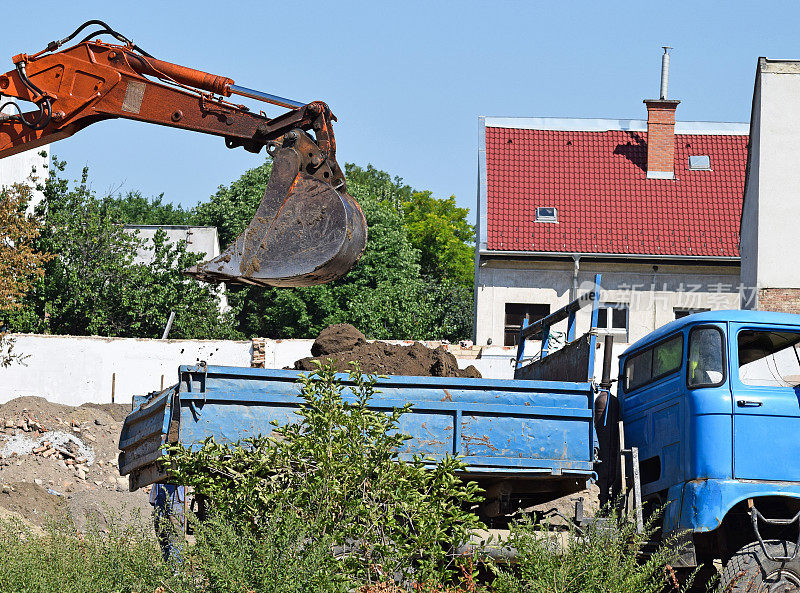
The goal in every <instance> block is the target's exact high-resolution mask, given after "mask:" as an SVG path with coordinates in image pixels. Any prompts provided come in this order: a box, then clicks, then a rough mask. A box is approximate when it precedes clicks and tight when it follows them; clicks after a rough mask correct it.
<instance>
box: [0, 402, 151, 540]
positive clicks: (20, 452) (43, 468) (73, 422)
mask: <svg viewBox="0 0 800 593" xmlns="http://www.w3.org/2000/svg"><path fill="white" fill-rule="evenodd" d="M128 411H129V407H128V406H125V405H119V404H117V405H113V404H87V405H83V406H79V407H71V406H65V405H61V404H54V403H52V402H48V401H47V400H45V399H43V398H38V397H22V398H17V399H15V400H11V401H10V402H8V403H6V404H2V405H0V486H1V487H0V510H2V511H8V512H12V513H16V514H19V515H21V516H23V517H24V518H25V519H26V520H28V521H30V522H32V523H34V524H36V525H42V524H43V522H44V520H45V517H46V516H47V515H48V514H52V513H53V512H56V511H57V512H59V513H62V514H63V513H69V514H71V515H72V518H73V520H74V521H75V523H76V524H77V525H78V526H80V525H82V524H83V523H84V522H85V521H86V519H87V517H89V516H91V517H93V519H94V520H99V521H101V522H103V521H105V520H106V519H107V518H108V517H109V515H117V514H119V515H120V516H125V515H133V514H136V515H143V516H147V515H149V513H150V510H151V509H150V505H149V504H148V497H147V494H145V493H144V492H142V491H138V492H130V491H129V488H128V479H127V477H122V476H120V475H119V471H118V470H117V461H116V458H117V454H118V452H119V451H118V449H117V445H118V441H119V434H120V430H121V427H122V420H123V419H124V418H125V415H126V414H127V413H128ZM26 428H27V430H26ZM0 516H3V513H2V512H0Z"/></svg>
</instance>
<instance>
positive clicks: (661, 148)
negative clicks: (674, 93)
mask: <svg viewBox="0 0 800 593" xmlns="http://www.w3.org/2000/svg"><path fill="white" fill-rule="evenodd" d="M678 103H680V101H674V100H670V99H663V100H662V99H660V100H649V99H648V100H646V101H645V104H646V105H647V171H648V172H651V171H654V172H659V173H674V171H675V109H676V108H677V106H678Z"/></svg>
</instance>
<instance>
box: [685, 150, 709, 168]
mask: <svg viewBox="0 0 800 593" xmlns="http://www.w3.org/2000/svg"><path fill="white" fill-rule="evenodd" d="M689 170H690V171H710V170H711V157H709V156H708V155H707V154H697V155H692V156H690V157H689Z"/></svg>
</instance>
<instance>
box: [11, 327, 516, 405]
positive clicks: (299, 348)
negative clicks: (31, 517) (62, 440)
mask: <svg viewBox="0 0 800 593" xmlns="http://www.w3.org/2000/svg"><path fill="white" fill-rule="evenodd" d="M11 337H12V338H13V339H14V340H15V344H14V352H16V353H18V354H22V355H26V356H27V358H26V359H25V360H24V364H16V363H15V364H13V365H11V366H10V367H8V368H0V403H4V402H7V401H9V400H11V399H14V398H15V397H20V396H23V395H34V396H40V397H44V398H46V399H48V400H50V401H53V402H58V403H64V404H69V405H79V404H82V403H85V402H96V403H109V402H111V389H112V377H115V378H114V399H115V401H116V402H117V403H124V404H127V403H130V401H131V397H132V396H133V395H144V394H147V393H149V392H151V391H154V390H157V389H160V388H161V378H162V375H163V378H164V386H165V387H166V386H169V385H172V384H174V383H175V382H176V381H177V379H178V367H179V366H180V365H183V364H195V363H197V362H199V361H201V360H204V361H206V362H207V363H208V364H210V365H229V366H243V367H249V366H250V361H251V360H252V343H251V342H250V341H249V340H248V341H223V340H219V341H215V340H152V339H139V338H102V337H97V336H50V335H33V334H12V335H11ZM313 342H314V341H313V340H267V341H266V343H265V366H266V367H267V368H275V369H282V368H285V367H291V366H292V365H293V364H294V362H295V361H296V360H299V359H300V358H304V357H306V356H311V344H313ZM498 350H499V351H500V356H487V357H486V358H479V359H474V358H458V365H459V367H461V368H465V367H467V366H468V365H470V364H473V365H475V367H476V368H477V369H478V370H479V371H481V373H482V374H483V376H484V377H486V378H496V379H510V378H512V377H513V375H514V370H513V367H512V366H511V364H510V362H509V361H510V359H511V357H513V355H514V353H513V351H511V350H510V349H503V348H500V349H498Z"/></svg>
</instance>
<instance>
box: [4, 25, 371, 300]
mask: <svg viewBox="0 0 800 593" xmlns="http://www.w3.org/2000/svg"><path fill="white" fill-rule="evenodd" d="M87 30H88V31H90V32H87ZM81 34H83V35H82V37H81V38H80V40H78V41H75V40H76V39H77V38H78V37H79V36H81ZM106 36H110V37H111V38H113V39H114V40H115V41H116V42H117V43H110V42H103V41H101V40H100V39H99V38H100V37H106ZM71 42H72V43H74V44H73V45H69V44H70V43H71ZM65 46H67V47H65ZM62 48H63V49H62ZM12 62H13V64H14V69H13V70H11V71H9V72H6V73H5V74H2V75H0V158H3V157H7V156H10V155H13V154H17V153H20V152H23V151H26V150H31V149H35V148H37V147H40V146H43V145H46V144H50V143H52V142H55V141H57V140H62V139H64V138H67V137H69V136H72V135H73V134H75V133H76V132H79V131H80V130H82V129H83V128H85V127H86V126H89V125H91V124H94V123H97V122H100V121H103V120H107V119H115V118H126V119H132V120H137V121H142V122H149V123H153V124H159V125H162V126H170V127H173V128H181V129H184V130H191V131H195V132H202V133H205V134H213V135H216V136H222V137H223V138H224V139H225V146H227V147H228V148H237V147H241V148H243V149H245V150H247V151H250V152H253V153H258V152H259V151H261V149H262V148H265V150H266V152H267V154H269V155H270V157H271V158H272V173H271V175H270V179H269V182H268V184H267V187H266V189H265V191H264V195H263V197H262V198H261V202H260V204H259V206H258V209H257V211H256V213H255V216H254V218H253V220H252V221H250V223H249V224H248V226H247V228H246V229H245V230H244V232H243V233H242V234H241V235H240V236H239V237H238V238H237V239H236V240H235V241H234V242H233V244H231V245H230V246H228V247H227V249H225V251H223V252H222V253H221V254H220V255H219V256H217V257H215V258H213V259H211V260H210V261H207V262H203V263H201V264H198V265H197V266H194V267H192V268H190V269H189V270H186V273H187V274H189V275H190V276H193V277H195V278H197V279H199V280H203V281H206V282H214V283H216V282H233V283H243V284H252V285H258V286H282V287H298V286H312V285H315V284H322V283H325V282H330V281H331V280H335V279H336V278H338V277H340V276H343V275H344V274H346V273H347V272H348V271H349V270H350V269H351V268H352V267H353V266H354V265H355V263H356V262H357V261H358V259H359V258H360V257H361V254H362V253H363V251H364V248H365V246H366V240H367V224H366V220H365V218H364V214H363V212H362V211H361V208H360V206H359V205H358V202H356V201H355V200H354V199H353V197H352V196H350V195H349V194H348V193H347V185H346V183H345V177H344V174H343V173H342V170H341V168H340V167H339V164H338V163H337V162H336V140H335V139H334V135H333V128H332V122H334V121H336V117H335V116H334V115H333V113H332V112H331V110H330V108H329V107H328V105H326V104H325V103H323V102H322V101H314V102H312V103H307V104H304V103H301V102H298V101H293V100H290V99H285V98H282V97H278V96H275V95H272V94H269V93H265V92H261V91H256V90H252V89H249V88H245V87H242V86H238V85H236V84H235V83H234V81H233V80H232V79H231V78H228V77H225V76H217V75H214V74H209V73H207V72H203V71H200V70H195V69H192V68H187V67H185V66H180V65H177V64H173V63H170V62H165V61H163V60H159V59H156V58H154V57H153V56H152V55H150V54H149V53H147V52H146V51H144V50H143V49H142V48H140V47H139V46H138V45H136V44H135V43H133V42H132V41H131V40H130V39H128V38H127V37H125V36H124V35H122V34H121V33H119V32H117V31H115V30H114V29H112V28H111V27H110V26H109V25H107V24H106V23H104V22H103V21H100V20H90V21H87V22H85V23H84V24H82V25H81V26H80V27H78V28H77V29H76V30H75V31H74V32H73V33H72V34H70V35H69V36H67V37H65V38H64V39H61V40H58V41H51V42H50V43H49V44H47V47H45V48H44V49H43V50H41V51H38V52H36V53H34V54H30V55H29V54H18V55H16V56H14V57H13V58H12ZM233 96H236V97H245V98H248V99H251V100H256V101H263V102H265V103H269V104H272V105H276V106H278V107H281V108H285V109H288V110H289V111H287V112H286V113H283V114H281V115H279V116H277V117H273V118H269V117H267V116H266V115H265V114H264V112H263V111H259V112H258V113H255V112H254V111H251V110H250V109H249V108H248V107H246V106H244V105H240V104H237V103H235V102H234V99H233V98H232V97H233ZM5 97H8V98H10V99H12V100H10V101H6V102H5V103H3V101H4V100H5V99H4V98H5ZM17 101H24V102H28V103H32V104H33V105H35V107H36V108H35V109H34V110H33V111H29V112H26V113H23V112H22V109H21V108H20V107H19V103H18V102H17ZM9 110H10V111H11V112H10V113H9V112H8V111H9Z"/></svg>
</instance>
